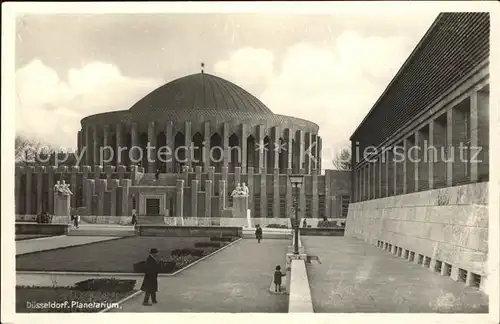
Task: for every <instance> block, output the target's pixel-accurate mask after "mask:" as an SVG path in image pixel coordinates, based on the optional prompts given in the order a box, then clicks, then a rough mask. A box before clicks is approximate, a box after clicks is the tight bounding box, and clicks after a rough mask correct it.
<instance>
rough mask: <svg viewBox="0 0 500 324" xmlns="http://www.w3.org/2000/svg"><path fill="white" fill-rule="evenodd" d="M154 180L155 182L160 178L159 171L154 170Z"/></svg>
mask: <svg viewBox="0 0 500 324" xmlns="http://www.w3.org/2000/svg"><path fill="white" fill-rule="evenodd" d="M155 178H156V180H158V179H159V178H160V169H156V173H155Z"/></svg>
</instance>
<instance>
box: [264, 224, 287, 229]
mask: <svg viewBox="0 0 500 324" xmlns="http://www.w3.org/2000/svg"><path fill="white" fill-rule="evenodd" d="M266 227H267V228H288V226H287V225H282V224H269V225H267V226H266Z"/></svg>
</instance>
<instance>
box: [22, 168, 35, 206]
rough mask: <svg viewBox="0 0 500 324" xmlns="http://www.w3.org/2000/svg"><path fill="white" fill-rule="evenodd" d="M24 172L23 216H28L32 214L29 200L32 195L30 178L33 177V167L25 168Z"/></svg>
mask: <svg viewBox="0 0 500 324" xmlns="http://www.w3.org/2000/svg"><path fill="white" fill-rule="evenodd" d="M25 170H26V195H25V196H24V199H25V206H26V209H25V214H26V215H30V214H32V213H33V211H32V206H31V199H32V194H33V188H32V180H31V177H32V175H33V167H32V166H27V167H26V168H25Z"/></svg>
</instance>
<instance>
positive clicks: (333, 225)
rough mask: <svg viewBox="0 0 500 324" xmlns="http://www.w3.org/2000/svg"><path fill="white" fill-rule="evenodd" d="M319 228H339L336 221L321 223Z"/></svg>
mask: <svg viewBox="0 0 500 324" xmlns="http://www.w3.org/2000/svg"><path fill="white" fill-rule="evenodd" d="M318 227H322V228H325V227H338V226H337V222H335V221H319V222H318Z"/></svg>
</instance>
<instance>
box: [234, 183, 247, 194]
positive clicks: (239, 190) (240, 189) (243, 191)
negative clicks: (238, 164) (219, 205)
mask: <svg viewBox="0 0 500 324" xmlns="http://www.w3.org/2000/svg"><path fill="white" fill-rule="evenodd" d="M231 197H248V187H247V186H246V184H245V183H244V182H243V185H240V184H239V183H238V185H237V186H236V188H235V189H234V190H233V192H232V193H231Z"/></svg>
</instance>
